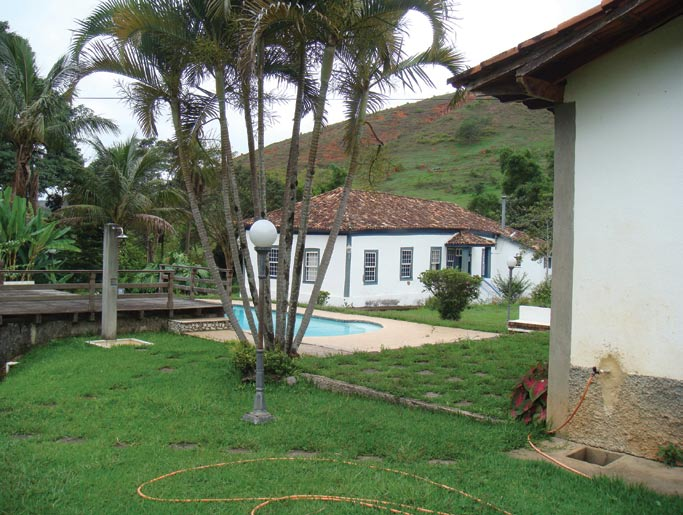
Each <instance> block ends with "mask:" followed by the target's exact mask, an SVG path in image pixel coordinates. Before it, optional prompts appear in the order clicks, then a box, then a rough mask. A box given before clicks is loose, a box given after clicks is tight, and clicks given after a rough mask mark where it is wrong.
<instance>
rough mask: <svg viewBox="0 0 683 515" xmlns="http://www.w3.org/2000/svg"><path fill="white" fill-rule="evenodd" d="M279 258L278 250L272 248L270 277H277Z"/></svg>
mask: <svg viewBox="0 0 683 515" xmlns="http://www.w3.org/2000/svg"><path fill="white" fill-rule="evenodd" d="M277 258H278V248H277V247H271V248H270V250H269V251H268V275H269V276H270V277H277Z"/></svg>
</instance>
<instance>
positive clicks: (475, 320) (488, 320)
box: [320, 304, 519, 333]
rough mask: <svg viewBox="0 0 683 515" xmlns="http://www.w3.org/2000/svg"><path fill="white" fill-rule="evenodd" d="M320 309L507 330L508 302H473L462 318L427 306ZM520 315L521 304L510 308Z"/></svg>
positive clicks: (428, 322)
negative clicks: (451, 317)
mask: <svg viewBox="0 0 683 515" xmlns="http://www.w3.org/2000/svg"><path fill="white" fill-rule="evenodd" d="M320 309H324V310H328V311H335V312H342V313H354V314H357V315H366V316H372V317H380V318H391V319H394V320H405V321H406V322H417V323H419V324H429V325H442V326H445V327H459V328H461V329H471V330H475V331H489V332H493V333H503V332H506V331H507V304H472V305H470V306H469V307H467V308H466V309H465V311H463V313H462V317H461V319H460V320H443V319H442V318H441V317H440V316H439V313H438V311H436V310H434V309H428V308H426V307H420V308H415V309H395V310H372V309H353V308H351V309H349V308H333V307H329V306H324V307H322V308H320ZM518 316H519V306H518V305H513V306H512V308H511V310H510V318H511V319H512V320H514V319H515V318H517V317H518Z"/></svg>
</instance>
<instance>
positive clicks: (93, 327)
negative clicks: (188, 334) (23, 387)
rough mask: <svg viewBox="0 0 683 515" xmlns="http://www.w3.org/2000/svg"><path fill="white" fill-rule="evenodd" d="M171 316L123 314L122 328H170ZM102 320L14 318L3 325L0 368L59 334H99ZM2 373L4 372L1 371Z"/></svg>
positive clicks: (123, 330) (119, 322) (135, 330)
mask: <svg viewBox="0 0 683 515" xmlns="http://www.w3.org/2000/svg"><path fill="white" fill-rule="evenodd" d="M167 327H168V318H165V317H147V318H143V319H141V320H139V319H135V318H119V320H118V332H119V333H121V334H123V333H133V332H138V331H166V330H167ZM100 329H101V324H100V322H99V321H95V322H89V321H79V322H78V323H73V322H71V321H65V320H48V321H44V322H43V323H40V324H36V323H35V322H10V323H6V324H3V325H2V326H0V370H1V371H4V369H5V363H6V362H8V361H11V359H12V358H13V357H15V356H18V355H20V354H24V353H26V352H28V351H29V350H30V349H31V348H33V347H35V346H37V345H42V344H45V343H48V342H49V341H51V340H54V339H55V338H64V337H68V336H82V335H89V334H92V335H96V334H99V333H100ZM0 373H2V372H0Z"/></svg>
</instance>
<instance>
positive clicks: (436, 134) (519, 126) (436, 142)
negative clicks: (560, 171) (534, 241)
mask: <svg viewBox="0 0 683 515" xmlns="http://www.w3.org/2000/svg"><path fill="white" fill-rule="evenodd" d="M449 100H450V96H449V95H445V96H440V97H434V98H430V99H426V100H422V101H420V102H415V103H412V104H406V105H403V106H400V107H396V108H393V109H387V110H384V111H380V112H377V113H375V114H373V115H371V116H369V117H368V122H369V124H370V126H371V128H372V131H371V130H370V126H366V128H365V133H364V139H363V141H364V144H365V151H364V159H363V167H362V170H361V172H360V174H359V176H358V177H357V180H356V182H355V187H357V188H359V189H375V190H378V191H385V192H390V193H396V194H399V195H410V196H414V197H420V198H425V199H431V200H446V201H451V202H455V203H458V204H460V205H463V206H467V203H468V202H469V200H470V199H471V198H472V196H474V195H475V194H476V193H482V192H489V191H490V192H494V193H496V194H498V193H500V191H501V178H502V177H501V174H500V165H499V161H498V155H499V152H500V150H502V149H503V148H506V147H510V148H513V149H519V148H528V149H530V150H531V152H532V154H534V155H535V157H537V158H538V159H539V161H541V162H544V161H545V159H547V157H548V155H549V153H550V152H551V150H552V147H553V117H552V114H551V113H549V112H548V111H546V110H536V111H532V110H529V109H527V108H526V107H525V106H523V105H518V104H502V103H500V102H499V101H498V100H496V99H493V98H488V97H483V98H469V99H468V100H467V101H465V102H463V103H462V104H461V105H459V106H458V107H456V108H454V109H451V110H449V109H448V102H449ZM343 125H344V124H343V123H337V124H333V125H330V126H328V127H326V128H325V131H324V132H323V135H322V138H321V143H320V152H319V160H318V175H317V181H318V182H320V183H322V182H324V181H328V180H329V178H330V176H331V174H332V172H331V168H330V166H331V165H336V166H339V167H343V168H345V167H346V156H345V155H344V150H343V146H342V141H343ZM373 131H374V134H373ZM309 142H310V135H308V134H307V135H304V136H303V137H302V148H303V149H304V151H303V152H302V153H301V156H302V162H301V163H300V169H301V170H302V172H301V173H302V174H303V171H304V170H305V158H306V155H307V152H308V145H309ZM380 143H383V145H380ZM380 147H381V148H380ZM288 148H289V142H288V141H281V142H278V143H275V144H272V145H269V146H268V147H267V148H266V149H265V156H264V158H265V165H266V169H267V170H268V173H269V174H270V175H279V174H280V173H283V170H284V168H285V166H286V162H287V152H288ZM378 149H379V152H378ZM244 165H246V162H244Z"/></svg>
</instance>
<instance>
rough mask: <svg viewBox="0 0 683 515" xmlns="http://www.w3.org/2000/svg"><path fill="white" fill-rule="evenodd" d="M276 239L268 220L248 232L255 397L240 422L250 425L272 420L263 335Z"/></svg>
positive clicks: (258, 223) (272, 226)
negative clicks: (252, 259)
mask: <svg viewBox="0 0 683 515" xmlns="http://www.w3.org/2000/svg"><path fill="white" fill-rule="evenodd" d="M275 238H277V229H276V228H275V226H274V225H273V223H272V222H271V221H270V220H266V219H265V218H264V219H261V220H257V221H256V222H254V224H253V225H252V226H251V229H250V230H249V239H250V240H251V242H252V243H253V244H254V248H255V249H256V254H257V256H258V278H259V287H258V296H259V300H258V335H257V338H256V395H255V396H254V409H253V410H252V411H251V412H250V413H247V414H245V415H244V416H243V417H242V420H246V421H247V422H251V423H252V424H265V423H266V422H270V421H271V420H272V419H273V415H271V414H270V413H268V411H267V410H266V402H265V396H264V392H263V390H264V388H263V383H264V381H263V333H264V330H265V326H266V324H265V318H266V306H265V304H266V295H265V290H266V279H267V276H268V267H267V258H268V252H269V251H270V248H271V247H272V246H273V243H275Z"/></svg>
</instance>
